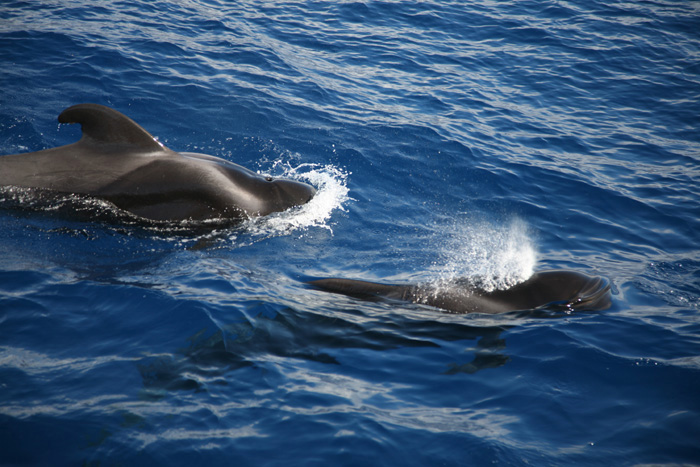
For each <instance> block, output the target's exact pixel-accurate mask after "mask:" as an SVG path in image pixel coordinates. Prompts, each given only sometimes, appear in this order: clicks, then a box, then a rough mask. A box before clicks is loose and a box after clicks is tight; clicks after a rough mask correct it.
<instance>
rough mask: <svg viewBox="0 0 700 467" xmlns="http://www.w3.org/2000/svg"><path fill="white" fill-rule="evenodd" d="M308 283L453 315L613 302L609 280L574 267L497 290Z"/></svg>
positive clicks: (599, 306) (462, 284)
mask: <svg viewBox="0 0 700 467" xmlns="http://www.w3.org/2000/svg"><path fill="white" fill-rule="evenodd" d="M309 284H310V285H312V286H313V287H316V288H318V289H321V290H324V291H327V292H334V293H339V294H344V295H348V296H351V297H355V298H360V299H364V300H382V299H388V300H400V301H406V302H413V303H420V304H424V305H429V306H433V307H436V308H441V309H443V310H446V311H450V312H452V313H503V312H507V311H521V310H534V309H536V308H540V307H545V306H551V307H555V306H556V307H558V308H565V309H567V310H590V311H595V310H604V309H606V308H608V307H609V306H610V281H608V280H607V279H605V278H604V277H598V276H587V275H585V274H582V273H579V272H575V271H541V272H538V273H535V274H534V275H532V277H530V278H529V279H528V280H526V281H525V282H521V283H520V284H517V285H515V286H513V287H511V288H509V289H505V290H494V291H485V290H483V289H481V288H480V287H479V286H478V285H475V284H474V283H470V282H468V281H466V280H459V281H454V282H451V283H449V284H441V285H435V284H419V285H390V284H379V283H376V282H365V281H358V280H352V279H337V278H334V279H319V280H314V281H310V282H309Z"/></svg>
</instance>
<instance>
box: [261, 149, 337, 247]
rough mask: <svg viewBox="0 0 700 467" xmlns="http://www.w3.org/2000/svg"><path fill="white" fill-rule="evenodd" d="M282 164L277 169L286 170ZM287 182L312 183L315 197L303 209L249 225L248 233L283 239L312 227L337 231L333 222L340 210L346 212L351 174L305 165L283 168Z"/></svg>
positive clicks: (327, 167) (267, 217) (278, 164)
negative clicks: (330, 222) (297, 231)
mask: <svg viewBox="0 0 700 467" xmlns="http://www.w3.org/2000/svg"><path fill="white" fill-rule="evenodd" d="M282 165H283V163H282V162H281V161H278V162H276V163H275V166H276V167H280V166H282ZM283 170H284V173H283V174H282V175H281V176H282V177H284V178H291V179H296V180H301V181H304V182H308V183H310V184H311V185H313V186H314V187H316V194H315V195H314V197H313V198H312V199H311V201H309V202H308V203H306V204H305V205H303V206H299V207H296V208H293V209H289V210H287V211H285V212H281V213H277V214H272V215H269V216H266V217H262V218H257V219H252V220H250V221H249V225H248V230H249V232H251V233H253V234H258V235H280V234H288V233H290V232H292V231H296V230H300V229H306V228H308V227H321V228H325V229H328V230H329V231H331V232H332V231H333V230H332V228H331V226H330V224H329V222H328V221H329V220H330V218H331V214H332V213H333V211H335V210H336V209H339V210H341V211H344V210H345V209H344V208H343V204H344V203H345V202H347V201H348V200H350V198H349V197H348V187H347V178H348V175H349V173H347V172H345V171H343V170H341V169H339V168H337V167H335V166H332V165H325V166H321V165H318V164H301V165H299V166H297V167H291V166H288V165H287V166H286V167H283Z"/></svg>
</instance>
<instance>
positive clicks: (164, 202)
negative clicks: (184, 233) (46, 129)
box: [0, 104, 316, 222]
mask: <svg viewBox="0 0 700 467" xmlns="http://www.w3.org/2000/svg"><path fill="white" fill-rule="evenodd" d="M58 121H59V122H60V123H79V124H81V126H82V133H83V135H82V138H81V139H80V140H79V141H78V142H76V143H73V144H69V145H66V146H61V147H57V148H51V149H45V150H42V151H37V152H31V153H25V154H13V155H6V156H0V189H5V190H6V189H14V188H20V189H27V190H32V191H33V192H36V193H37V195H38V196H43V197H46V195H47V194H48V195H49V196H50V194H72V195H77V196H86V197H92V198H98V199H101V200H104V201H107V202H109V203H112V204H113V205H114V206H116V207H117V208H119V209H120V210H123V211H126V212H128V213H130V214H132V215H134V216H137V217H138V218H141V219H144V220H147V221H164V222H180V221H195V222H196V221H207V220H226V221H234V222H235V221H240V220H244V219H246V218H250V217H257V216H265V215H268V214H271V213H274V212H280V211H284V210H286V209H289V208H291V207H294V206H299V205H303V204H305V203H307V202H308V201H309V200H310V199H311V198H312V197H313V196H314V194H315V193H316V190H315V189H314V188H313V187H312V186H310V185H307V184H306V183H302V182H299V181H295V180H289V179H273V178H271V177H265V176H262V175H259V174H257V173H255V172H252V171H251V170H248V169H246V168H244V167H241V166H240V165H237V164H234V163H232V162H228V161H226V160H224V159H220V158H217V157H214V156H209V155H205V154H196V153H186V152H185V153H178V152H175V151H172V150H171V149H168V148H167V147H165V146H164V145H163V144H161V143H160V142H158V141H157V140H156V139H155V138H154V137H153V136H151V135H150V134H149V133H148V132H147V131H146V130H144V129H143V128H141V127H140V126H139V125H138V124H137V123H135V122H134V121H133V120H131V119H130V118H128V117H126V116H125V115H123V114H121V113H119V112H118V111H116V110H114V109H111V108H109V107H105V106H102V105H98V104H78V105H74V106H72V107H69V108H67V109H66V110H64V111H63V112H62V113H61V114H60V115H59V117H58Z"/></svg>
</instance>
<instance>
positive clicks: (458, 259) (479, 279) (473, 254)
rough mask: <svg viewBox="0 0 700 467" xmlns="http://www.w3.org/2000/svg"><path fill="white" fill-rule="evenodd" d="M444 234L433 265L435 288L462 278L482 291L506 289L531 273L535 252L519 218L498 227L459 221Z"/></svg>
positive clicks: (485, 223)
mask: <svg viewBox="0 0 700 467" xmlns="http://www.w3.org/2000/svg"><path fill="white" fill-rule="evenodd" d="M446 234H447V242H445V244H444V245H441V247H440V252H441V253H440V256H441V258H440V260H438V261H437V262H436V263H434V265H433V267H434V269H435V270H436V273H437V276H438V278H437V281H436V282H437V284H436V285H438V286H439V285H440V284H444V283H446V282H451V281H455V280H457V279H459V278H465V277H466V278H468V279H469V280H470V282H473V283H474V284H475V285H478V286H479V287H480V288H482V289H484V290H486V291H492V290H496V289H507V288H509V287H512V286H514V285H516V284H518V283H520V282H523V281H525V280H527V279H528V278H529V277H530V276H531V275H532V273H533V272H534V269H535V264H536V263H537V253H536V250H535V247H534V246H533V244H532V240H531V238H530V235H529V232H528V229H527V226H526V225H525V223H524V222H522V221H521V220H519V219H516V220H513V221H512V222H511V223H510V224H509V225H507V226H505V227H500V228H496V227H494V226H493V225H491V224H489V223H487V222H478V221H477V222H473V221H466V222H461V223H459V224H455V225H454V226H453V227H452V230H451V231H449V229H448V231H447V232H446Z"/></svg>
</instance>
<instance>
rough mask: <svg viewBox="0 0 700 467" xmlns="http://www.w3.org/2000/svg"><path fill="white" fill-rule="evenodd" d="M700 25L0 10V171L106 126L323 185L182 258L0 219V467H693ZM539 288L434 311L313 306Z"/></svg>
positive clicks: (327, 13) (655, 12)
mask: <svg viewBox="0 0 700 467" xmlns="http://www.w3.org/2000/svg"><path fill="white" fill-rule="evenodd" d="M699 18H700V4H699V3H698V2H695V1H686V0H652V1H639V2H622V1H613V2H601V1H597V0H580V1H574V2H568V1H554V0H547V1H537V2H535V1H529V0H522V1H520V0H519V1H516V2H492V1H476V2H469V3H463V2H450V1H441V2H437V1H430V0H428V1H421V2H417V1H402V2H393V1H377V2H374V1H371V2H369V1H368V2H363V1H343V2H320V1H316V2H311V1H281V2H265V1H242V2H238V1H237V2H232V1H230V2H229V1H223V0H185V1H179V2H164V1H155V2H153V1H144V0H139V1H116V2H101V3H99V4H96V3H95V2H88V1H84V0H74V1H71V2H66V1H61V0H46V1H41V2H37V1H12V0H9V1H4V2H3V3H2V5H0V64H1V67H0V89H1V91H0V154H13V153H19V152H28V151H36V150H39V149H44V148H48V147H54V146H58V145H62V144H67V143H70V142H73V141H75V140H77V139H78V137H79V135H80V130H79V128H75V127H72V126H59V125H58V123H57V121H56V117H57V115H58V114H59V113H60V112H61V111H62V110H63V109H64V108H66V107H68V106H70V105H73V104H76V103H81V102H95V103H100V104H104V105H109V106H111V107H114V108H115V109H117V110H119V111H121V112H123V113H125V114H126V115H128V116H129V117H131V118H132V119H134V120H135V121H136V122H138V123H140V124H141V125H142V126H143V127H144V128H146V129H147V130H148V131H149V132H151V133H152V134H154V135H156V136H158V138H159V139H160V141H162V142H163V143H165V144H166V145H167V146H168V147H170V148H172V149H175V150H179V151H196V152H204V153H208V154H212V155H215V156H219V157H224V158H226V159H229V160H231V161H234V162H236V163H239V164H241V165H244V166H247V167H250V168H252V169H254V170H258V171H260V172H263V173H270V174H274V175H285V176H289V177H292V178H298V179H301V180H305V181H308V182H310V183H312V184H314V185H315V186H316V187H317V188H318V189H319V194H318V196H317V198H316V199H315V200H314V202H313V203H311V204H310V205H307V206H306V207H305V208H304V209H302V210H299V211H295V212H290V213H284V214H282V215H277V216H272V217H270V218H267V219H260V220H257V221H251V222H248V223H246V224H245V225H243V226H242V227H241V228H236V229H227V230H217V231H214V232H208V233H204V234H202V233H198V234H183V233H179V232H172V231H168V230H149V229H143V228H139V227H136V226H128V225H127V226H124V225H119V224H115V223H112V222H105V221H102V220H101V219H95V220H91V219H85V218H83V217H78V218H75V217H71V216H65V212H64V210H61V209H57V210H56V212H54V211H52V210H41V211H36V210H23V209H16V208H12V209H0V465H77V464H83V465H98V464H100V465H204V464H205V463H206V464H213V465H251V466H253V465H255V466H258V465H305V466H306V465H362V464H367V465H404V466H405V465H484V464H487V463H488V464H501V465H571V464H574V465H640V464H642V465H643V464H666V465H671V464H695V465H697V464H700V397H699V394H700V234H698V232H700V189H699V188H698V186H699V183H700V128H699V125H698V121H699V120H698V115H699V113H700V32H699V31H700V29H699V28H698V27H697V26H698V20H699ZM548 268H567V269H575V270H579V271H582V272H586V273H590V274H599V275H604V276H606V277H608V278H609V279H610V280H611V281H612V283H613V284H614V293H613V305H612V307H611V308H610V309H608V310H605V311H600V312H580V313H575V314H568V315H567V314H552V315H551V316H550V315H547V314H541V313H539V314H536V315H528V314H505V315H498V316H485V315H478V314H475V315H450V314H446V313H443V312H441V311H439V310H436V309H432V308H429V307H423V306H419V305H411V304H403V305H402V304H398V303H371V302H362V301H358V300H356V299H352V298H349V297H344V296H337V295H332V294H324V293H323V292H320V291H316V290H312V289H310V288H309V287H307V286H306V285H305V284H304V281H306V280H308V279H311V278H317V277H327V276H340V277H348V278H357V279H365V280H376V281H384V282H394V283H409V282H417V281H424V280H434V279H441V278H454V277H461V276H466V277H471V276H480V277H483V278H487V279H488V280H490V281H492V283H493V285H494V286H495V287H498V286H507V285H508V284H511V283H515V282H518V281H519V280H523V279H524V278H526V277H528V276H529V275H530V274H531V273H532V272H533V271H535V270H541V269H548Z"/></svg>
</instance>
